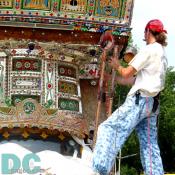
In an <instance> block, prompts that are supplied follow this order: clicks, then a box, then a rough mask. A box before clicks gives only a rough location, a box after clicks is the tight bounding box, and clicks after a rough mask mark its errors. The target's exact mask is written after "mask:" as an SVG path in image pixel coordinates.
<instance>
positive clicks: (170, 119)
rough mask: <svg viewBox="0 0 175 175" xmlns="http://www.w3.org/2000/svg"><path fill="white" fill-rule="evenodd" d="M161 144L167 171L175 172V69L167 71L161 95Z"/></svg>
mask: <svg viewBox="0 0 175 175" xmlns="http://www.w3.org/2000/svg"><path fill="white" fill-rule="evenodd" d="M160 103H161V105H160V115H159V145H160V149H161V156H162V159H163V164H164V168H165V171H167V172H175V163H174V162H175V71H173V68H172V67H170V68H169V69H168V71H167V75H166V82H165V89H164V90H163V92H162V93H161V96H160Z"/></svg>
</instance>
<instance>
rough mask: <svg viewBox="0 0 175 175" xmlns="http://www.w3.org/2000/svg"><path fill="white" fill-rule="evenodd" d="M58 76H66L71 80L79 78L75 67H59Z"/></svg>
mask: <svg viewBox="0 0 175 175" xmlns="http://www.w3.org/2000/svg"><path fill="white" fill-rule="evenodd" d="M58 75H59V76H65V77H70V78H75V79H76V78H77V72H76V69H75V68H74V67H71V66H70V67H69V66H64V65H58Z"/></svg>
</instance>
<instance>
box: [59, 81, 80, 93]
mask: <svg viewBox="0 0 175 175" xmlns="http://www.w3.org/2000/svg"><path fill="white" fill-rule="evenodd" d="M58 92H61V93H66V94H71V95H78V87H77V85H76V84H75V83H72V82H66V81H58Z"/></svg>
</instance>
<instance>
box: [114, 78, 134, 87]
mask: <svg viewBox="0 0 175 175" xmlns="http://www.w3.org/2000/svg"><path fill="white" fill-rule="evenodd" d="M115 80H116V83H118V84H121V85H133V84H134V82H135V77H129V78H123V77H121V76H116V78H115Z"/></svg>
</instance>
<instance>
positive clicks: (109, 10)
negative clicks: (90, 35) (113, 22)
mask: <svg viewBox="0 0 175 175" xmlns="http://www.w3.org/2000/svg"><path fill="white" fill-rule="evenodd" d="M124 3H125V0H123V1H122V0H115V1H111V0H97V5H96V13H97V15H102V16H113V17H118V16H119V15H120V10H121V9H122V6H123V5H124Z"/></svg>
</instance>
